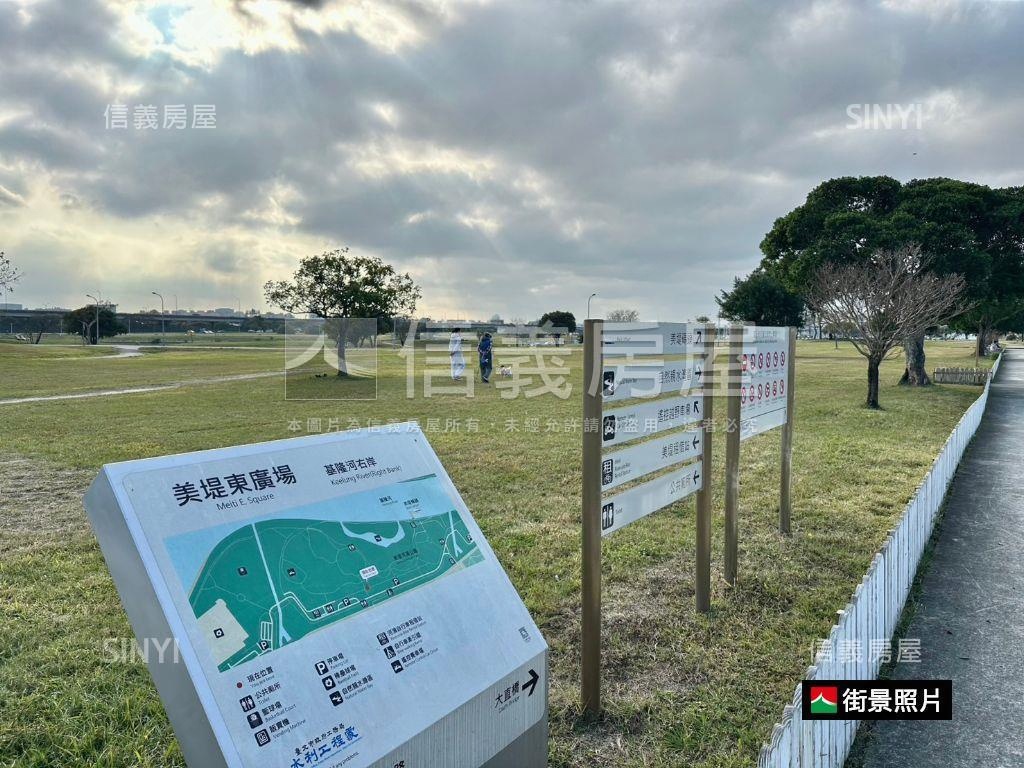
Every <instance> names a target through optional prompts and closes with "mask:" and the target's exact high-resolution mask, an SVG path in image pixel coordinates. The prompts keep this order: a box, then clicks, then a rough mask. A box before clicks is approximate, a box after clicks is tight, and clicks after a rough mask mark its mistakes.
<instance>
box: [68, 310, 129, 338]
mask: <svg viewBox="0 0 1024 768" xmlns="http://www.w3.org/2000/svg"><path fill="white" fill-rule="evenodd" d="M64 322H65V323H66V324H67V327H68V329H69V331H70V332H77V333H78V335H79V336H81V337H82V340H83V341H86V342H87V343H89V344H99V343H100V339H101V338H102V339H109V338H112V337H114V336H117V335H118V334H121V333H127V332H128V329H127V328H126V327H125V326H124V324H122V323H121V322H120V321H119V320H118V319H117V317H116V316H115V315H114V311H113V310H112V309H110V308H109V307H100V311H99V333H97V326H96V305H95V304H88V305H86V306H84V307H79V308H78V309H74V310H72V311H71V312H68V313H66V314H65V315H64Z"/></svg>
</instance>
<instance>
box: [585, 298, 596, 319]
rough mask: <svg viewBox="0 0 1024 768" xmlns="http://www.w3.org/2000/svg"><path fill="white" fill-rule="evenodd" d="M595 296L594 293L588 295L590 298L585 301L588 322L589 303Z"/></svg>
mask: <svg viewBox="0 0 1024 768" xmlns="http://www.w3.org/2000/svg"><path fill="white" fill-rule="evenodd" d="M595 296H597V294H596V293H592V294H590V298H589V299H587V320H589V319H590V301H591V299H593V298H594V297H595Z"/></svg>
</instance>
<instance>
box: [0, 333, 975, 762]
mask: <svg viewBox="0 0 1024 768" xmlns="http://www.w3.org/2000/svg"><path fill="white" fill-rule="evenodd" d="M21 349H24V348H19V352H18V353H17V354H10V355H9V354H8V353H7V352H6V351H5V350H2V349H0V366H2V368H0V370H2V372H3V376H2V382H0V392H4V393H8V394H7V395H6V396H10V393H11V392H19V393H25V394H40V393H51V392H59V391H69V390H71V389H73V388H76V387H87V386H89V385H90V382H92V381H93V379H92V378H90V377H89V375H88V374H82V373H80V372H79V369H78V368H76V366H87V365H92V366H96V368H94V369H93V371H94V372H95V371H96V370H99V371H101V372H102V375H103V377H104V379H105V380H106V379H108V378H109V377H114V379H115V380H116V383H117V384H124V385H126V386H127V385H130V383H134V382H137V381H142V380H150V381H152V380H155V379H159V378H161V377H166V378H168V379H171V380H178V379H181V378H188V377H191V376H195V377H209V376H212V375H217V374H222V373H229V372H230V373H234V372H240V370H241V369H247V366H252V367H253V369H260V368H259V366H260V364H261V361H262V364H264V365H266V366H268V367H269V366H274V365H278V366H279V365H280V360H278V359H277V356H276V355H271V354H270V353H256V352H255V351H254V352H252V353H246V352H238V353H237V354H238V355H241V357H236V353H235V352H231V351H228V350H224V351H223V352H220V353H211V354H210V355H205V354H203V355H197V354H196V353H194V352H190V353H186V352H173V353H172V352H167V353H160V354H154V355H147V356H146V357H144V358H141V359H137V360H138V362H137V365H136V366H135V367H133V363H134V362H135V361H134V360H132V359H124V360H92V359H87V360H62V359H59V358H60V357H61V356H62V354H63V351H61V354H57V355H55V356H54V354H53V350H52V349H51V350H49V351H48V353H47V355H49V356H45V355H39V356H32V355H30V354H28V353H22V352H20V350H21ZM536 351H540V350H535V352H536ZM547 351H548V352H550V350H547ZM927 351H928V356H929V363H928V367H929V369H931V368H934V367H935V366H937V365H964V366H969V365H972V364H973V361H974V358H973V354H972V350H971V346H970V344H956V343H939V344H929V346H928V350H927ZM247 354H251V355H253V357H252V359H249V358H246V357H245V355H247ZM257 354H262V355H264V357H259V358H258V359H257V358H256V357H255V356H256V355H257ZM509 354H511V351H506V349H505V348H499V349H497V350H496V357H497V360H496V364H500V363H501V362H502V360H503V358H505V357H507V356H508V355H509ZM423 356H424V353H423V352H422V350H421V351H420V352H419V353H418V355H417V360H416V378H415V387H416V397H414V398H412V399H410V398H407V397H406V378H405V372H406V365H407V361H406V360H404V359H402V358H400V357H398V356H397V355H396V354H395V353H394V352H392V351H385V350H381V355H380V360H379V370H380V379H379V382H378V384H379V387H378V390H379V395H378V399H377V400H375V401H370V402H365V401H362V402H359V401H287V400H284V399H283V380H282V379H257V380H251V381H246V382H234V383H229V384H211V385H206V386H202V387H187V388H181V389H175V390H169V391H163V392H154V393H146V394H137V395H128V396H118V397H107V398H95V399H90V400H67V401H54V402H43V403H27V404H19V405H7V406H0V416H2V418H3V424H4V429H3V430H0V499H2V501H0V504H2V507H0V509H2V512H0V529H2V531H3V536H2V538H0V632H2V636H3V638H4V641H5V642H4V643H2V644H0V765H2V766H14V765H17V766H19V767H20V766H61V768H66V767H67V766H96V765H99V766H124V765H133V766H135V765H138V766H160V767H165V766H181V765H183V761H182V758H181V755H180V753H179V751H178V749H177V746H176V743H175V740H174V737H173V734H172V732H171V729H170V726H169V724H168V723H167V720H166V717H165V716H164V714H163V709H162V707H161V705H160V702H159V699H158V698H157V696H156V692H155V689H154V688H153V686H152V684H151V682H150V680H149V676H148V673H147V672H146V669H145V667H144V666H143V665H142V664H140V663H135V664H127V663H118V662H116V661H115V660H113V659H112V658H111V654H110V651H109V649H110V646H111V643H112V642H113V643H114V644H115V645H116V644H117V643H118V642H119V641H118V640H117V639H118V638H124V637H128V636H130V634H131V633H130V629H129V627H128V624H127V621H126V619H125V617H124V613H123V611H122V609H121V606H120V603H119V600H118V597H117V594H116V592H115V590H114V586H113V583H112V581H111V580H110V577H109V575H108V574H107V571H106V568H105V566H104V563H103V560H102V557H101V555H100V552H99V549H98V547H97V545H96V543H95V540H94V539H93V536H92V533H91V531H90V530H89V528H88V524H87V522H86V520H85V515H84V512H83V511H82V509H81V505H80V494H81V492H82V490H84V487H85V485H86V484H87V482H88V481H89V479H90V478H91V477H92V475H93V474H94V473H95V471H96V469H97V468H98V467H99V466H100V465H101V464H102V463H104V462H109V461H118V460H124V459H133V458H139V457H144V456H153V455H159V454H165V453H172V452H180V451H189V450H197V449H203V448H212V447H216V446H224V445H232V444H236V443H246V442H254V441H259V440H270V439H276V438H282V437H290V436H295V435H297V434H299V435H301V434H305V433H308V432H309V431H319V430H321V429H327V428H329V427H331V426H337V427H340V428H341V429H347V428H349V427H350V426H356V425H362V426H366V425H367V422H368V420H373V421H375V422H376V423H386V422H387V421H389V420H406V419H412V418H415V419H419V420H420V422H421V424H422V425H423V426H424V428H425V430H426V431H427V433H428V437H429V438H430V440H431V442H432V444H433V445H434V447H435V449H436V450H437V452H438V454H439V455H440V457H441V459H442V461H443V462H444V464H445V466H446V467H447V468H448V470H449V472H450V474H451V476H452V478H453V480H454V482H455V485H456V486H457V487H458V488H459V490H460V491H461V493H462V494H463V496H464V497H465V499H466V502H467V504H468V505H469V507H470V509H471V510H472V511H473V513H474V515H475V516H476V518H477V520H478V521H479V523H480V526H481V527H482V529H483V531H484V533H485V534H486V535H487V537H488V539H489V540H490V542H491V544H492V546H493V547H494V550H495V552H496V553H497V555H498V557H499V559H500V560H501V562H502V564H503V565H504V567H505V569H506V570H507V571H508V573H509V576H510V577H511V579H512V581H513V583H514V584H515V586H516V587H517V589H518V590H519V593H520V594H521V595H522V597H523V599H524V600H525V601H526V604H527V606H528V607H529V609H530V611H531V612H532V614H533V616H534V618H535V619H536V621H537V623H538V625H539V626H540V628H541V630H542V631H543V633H544V635H545V637H546V638H547V640H548V642H549V643H550V645H551V650H552V658H551V747H550V764H551V765H552V766H558V767H562V766H566V767H567V766H578V767H580V768H582V767H583V766H587V767H588V768H589V767H590V766H616V767H619V766H622V767H625V768H640V767H641V766H702V767H705V768H710V767H711V766H716V767H724V766H749V765H752V764H753V762H754V760H755V758H756V755H757V751H758V749H759V747H760V744H761V742H762V741H763V740H765V739H766V737H767V736H768V734H769V731H770V728H771V726H772V725H773V724H774V722H775V721H776V720H777V719H778V718H779V716H780V714H781V711H782V704H783V702H784V701H787V700H788V699H789V697H790V695H791V694H792V691H793V687H794V685H795V684H796V683H797V682H798V680H800V679H801V677H802V673H803V671H804V669H805V668H806V666H807V664H808V663H809V661H810V654H811V647H812V643H813V641H814V640H815V639H817V638H821V637H824V636H826V634H827V632H828V629H829V627H830V626H831V624H832V622H833V620H834V619H835V612H836V610H837V609H839V608H841V607H842V606H843V605H844V604H845V603H846V601H847V600H848V599H849V597H850V595H851V594H852V592H853V589H854V587H855V586H856V584H857V583H858V582H859V581H860V579H861V576H862V575H863V573H864V572H865V570H866V568H867V566H868V564H869V562H870V560H871V558H872V556H873V555H874V553H875V552H876V550H877V549H878V547H879V546H880V545H881V543H882V541H883V539H884V537H885V533H886V531H887V530H888V529H889V528H890V527H891V526H892V525H893V523H894V521H895V520H896V518H897V516H898V514H899V513H900V511H901V509H902V507H903V505H904V503H905V502H906V500H907V499H908V498H909V497H910V494H911V493H912V492H913V490H914V488H915V486H916V485H917V483H918V482H919V480H920V479H921V478H922V477H923V475H924V473H925V471H926V470H927V467H928V466H929V465H930V464H931V462H932V460H933V457H934V456H935V454H936V452H937V451H938V449H939V447H940V446H941V445H942V443H943V441H944V440H945V438H946V436H947V435H948V434H949V432H950V430H951V429H952V427H953V426H954V424H955V423H956V421H957V420H958V419H959V418H960V415H961V414H962V413H963V411H964V410H965V409H966V408H967V406H968V405H970V403H971V402H973V401H974V399H975V398H976V397H977V396H978V394H979V393H980V388H978V387H958V386H935V387H931V388H928V389H925V390H917V391H911V390H907V389H901V388H899V387H897V386H896V385H895V383H896V381H897V380H898V378H899V375H900V373H901V369H902V365H901V363H900V362H899V361H891V362H889V363H886V364H885V365H884V366H883V370H882V389H881V403H882V406H883V408H884V410H881V411H870V410H867V409H865V408H864V407H863V406H862V403H863V401H864V398H865V394H866V366H865V364H864V361H863V359H862V358H861V357H859V356H858V355H857V354H856V353H855V352H854V351H853V350H852V349H851V348H850V347H849V346H841V347H840V348H839V349H838V350H836V349H835V348H834V347H833V345H832V344H830V343H827V342H801V343H800V344H799V346H798V358H797V388H796V396H797V406H796V416H795V418H796V422H795V425H796V426H795V453H794V461H793V469H794V510H793V536H792V537H791V538H788V539H783V538H781V537H780V536H779V535H778V534H777V533H776V520H777V507H776V504H777V498H778V463H779V459H778V451H779V438H778V431H775V432H773V433H769V434H766V435H762V436H759V437H757V438H754V439H753V440H750V441H748V442H746V443H744V444H743V477H742V484H741V516H740V520H741V522H740V572H739V573H740V575H739V584H738V586H737V588H736V589H729V588H727V587H725V586H724V584H723V583H722V581H721V579H720V574H721V572H722V538H723V531H722V504H723V488H724V485H723V476H722V472H721V469H722V465H723V463H724V445H725V439H724V437H725V436H724V433H720V434H717V435H716V436H715V457H714V458H715V460H714V464H715V467H714V475H713V484H714V493H715V527H714V560H713V569H714V570H713V573H714V581H713V591H714V593H713V612H712V614H711V616H710V617H705V616H702V615H698V614H697V613H695V611H694V608H693V577H692V574H693V566H694V557H693V552H694V511H693V500H692V499H691V500H687V501H686V502H683V503H681V504H679V505H677V506H676V507H674V508H671V509H669V510H666V511H663V512H660V513H658V514H656V515H652V516H651V517H648V518H646V519H644V520H642V521H640V522H638V523H636V524H634V525H631V526H629V527H628V528H626V529H625V530H623V531H620V532H618V533H616V534H615V535H613V536H612V537H610V538H609V539H608V540H606V541H605V549H604V553H605V565H604V575H605V591H604V601H605V602H604V605H605V622H604V630H605V657H604V682H605V702H606V709H607V712H606V715H605V716H604V718H603V719H602V720H601V721H600V722H597V723H588V722H586V721H585V720H584V719H583V718H582V717H581V716H580V710H579V705H578V698H579V635H580V617H579V607H580V598H579V582H580V513H579V508H580V431H579V430H580V424H579V420H580V416H581V413H580V411H581V406H580V396H579V393H580V379H581V371H580V355H579V351H578V350H575V351H572V352H571V353H570V354H569V357H568V358H567V360H566V365H565V370H566V371H567V373H568V376H567V379H568V382H569V383H571V384H572V385H573V387H574V389H573V392H572V395H571V396H570V397H568V398H565V399H563V398H560V397H558V396H555V395H553V394H545V395H543V396H539V397H522V396H521V397H518V398H515V399H504V398H502V397H500V393H499V392H498V391H497V390H496V389H495V388H493V387H491V388H485V387H481V386H480V385H479V384H478V385H477V386H476V391H475V395H476V396H475V397H473V398H466V397H463V396H460V395H453V394H435V395H434V396H433V397H431V398H424V397H423V396H422V389H423ZM271 358H273V359H271ZM123 364H125V365H123ZM182 366H187V370H188V376H183V375H182V373H181V372H182V370H184V368H183V367H182ZM470 370H472V369H470ZM94 375H95V373H94ZM110 383H113V382H111V381H108V382H107V383H106V384H104V386H103V388H107V387H108V386H109V384H110ZM437 383H441V379H439V380H438V381H436V382H435V384H437ZM505 384H506V385H507V384H508V382H505ZM534 384H535V385H536V384H537V380H536V375H535V381H534ZM334 385H337V386H338V387H344V386H345V383H344V382H335V381H333V380H331V381H330V382H326V381H325V382H324V383H323V386H324V387H329V386H334ZM317 386H320V385H319V384H318V385H317ZM715 412H716V416H717V417H718V419H719V420H720V421H722V420H723V417H724V412H725V407H724V402H720V403H718V404H717V405H716V411H715ZM105 643H106V645H105Z"/></svg>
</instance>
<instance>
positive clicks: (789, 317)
mask: <svg viewBox="0 0 1024 768" xmlns="http://www.w3.org/2000/svg"><path fill="white" fill-rule="evenodd" d="M715 302H716V303H717V304H718V306H719V308H720V309H721V310H722V313H721V314H722V317H724V318H726V319H728V320H737V321H742V322H747V323H754V324H756V325H778V326H787V327H788V326H796V327H798V328H799V327H800V325H801V324H802V322H803V314H804V301H803V299H801V298H800V296H799V295H797V294H795V293H793V292H792V291H790V290H788V289H787V288H786V286H785V285H783V284H782V281H781V280H779V279H777V278H775V277H772V276H771V275H769V274H767V273H766V272H763V271H761V270H759V269H758V270H754V271H753V272H751V273H750V274H749V275H747V276H746V277H744V278H739V277H737V278H736V279H735V280H734V281H733V285H732V290H731V291H722V295H721V296H718V297H717V298H716V299H715Z"/></svg>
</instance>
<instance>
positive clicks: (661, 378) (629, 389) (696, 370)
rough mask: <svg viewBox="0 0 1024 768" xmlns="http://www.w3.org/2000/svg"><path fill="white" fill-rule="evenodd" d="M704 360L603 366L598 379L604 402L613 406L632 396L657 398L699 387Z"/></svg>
mask: <svg viewBox="0 0 1024 768" xmlns="http://www.w3.org/2000/svg"><path fill="white" fill-rule="evenodd" d="M703 379H704V360H703V358H697V359H694V360H686V361H681V362H669V363H665V362H662V361H660V360H657V361H651V362H649V363H631V364H629V365H612V366H606V367H605V369H604V371H603V373H602V376H601V387H602V394H603V396H604V402H606V403H614V402H616V401H618V400H628V399H630V398H635V397H658V396H659V395H668V394H672V393H681V392H685V391H686V390H688V389H693V388H695V387H699V386H701V385H702V383H703Z"/></svg>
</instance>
